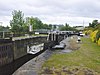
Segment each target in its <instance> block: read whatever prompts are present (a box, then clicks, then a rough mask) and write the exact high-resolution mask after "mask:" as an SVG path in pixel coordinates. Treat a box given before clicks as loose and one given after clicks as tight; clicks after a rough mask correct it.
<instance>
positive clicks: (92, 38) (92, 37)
mask: <svg viewBox="0 0 100 75" xmlns="http://www.w3.org/2000/svg"><path fill="white" fill-rule="evenodd" d="M97 32H98V30H95V31H94V32H92V33H91V34H90V38H91V40H92V42H96V34H97Z"/></svg>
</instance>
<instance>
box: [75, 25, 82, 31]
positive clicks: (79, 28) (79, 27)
mask: <svg viewBox="0 0 100 75" xmlns="http://www.w3.org/2000/svg"><path fill="white" fill-rule="evenodd" d="M74 28H75V29H77V30H80V31H83V30H84V26H74Z"/></svg>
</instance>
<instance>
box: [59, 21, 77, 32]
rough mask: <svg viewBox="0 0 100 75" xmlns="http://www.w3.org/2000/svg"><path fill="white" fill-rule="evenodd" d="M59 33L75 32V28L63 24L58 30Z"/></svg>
mask: <svg viewBox="0 0 100 75" xmlns="http://www.w3.org/2000/svg"><path fill="white" fill-rule="evenodd" d="M60 30H61V31H77V30H76V29H75V28H73V27H70V26H69V24H67V23H66V24H65V26H63V27H61V28H60Z"/></svg>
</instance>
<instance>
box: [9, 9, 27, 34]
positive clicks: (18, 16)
mask: <svg viewBox="0 0 100 75" xmlns="http://www.w3.org/2000/svg"><path fill="white" fill-rule="evenodd" d="M12 16H13V19H12V20H10V26H11V31H12V32H14V33H20V32H23V29H24V28H23V27H24V25H25V24H24V19H23V18H24V14H23V13H22V11H20V10H19V11H17V10H14V11H13V12H12Z"/></svg>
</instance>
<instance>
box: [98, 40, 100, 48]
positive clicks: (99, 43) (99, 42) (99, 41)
mask: <svg viewBox="0 0 100 75" xmlns="http://www.w3.org/2000/svg"><path fill="white" fill-rule="evenodd" d="M98 45H99V46H100V38H99V40H98Z"/></svg>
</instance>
